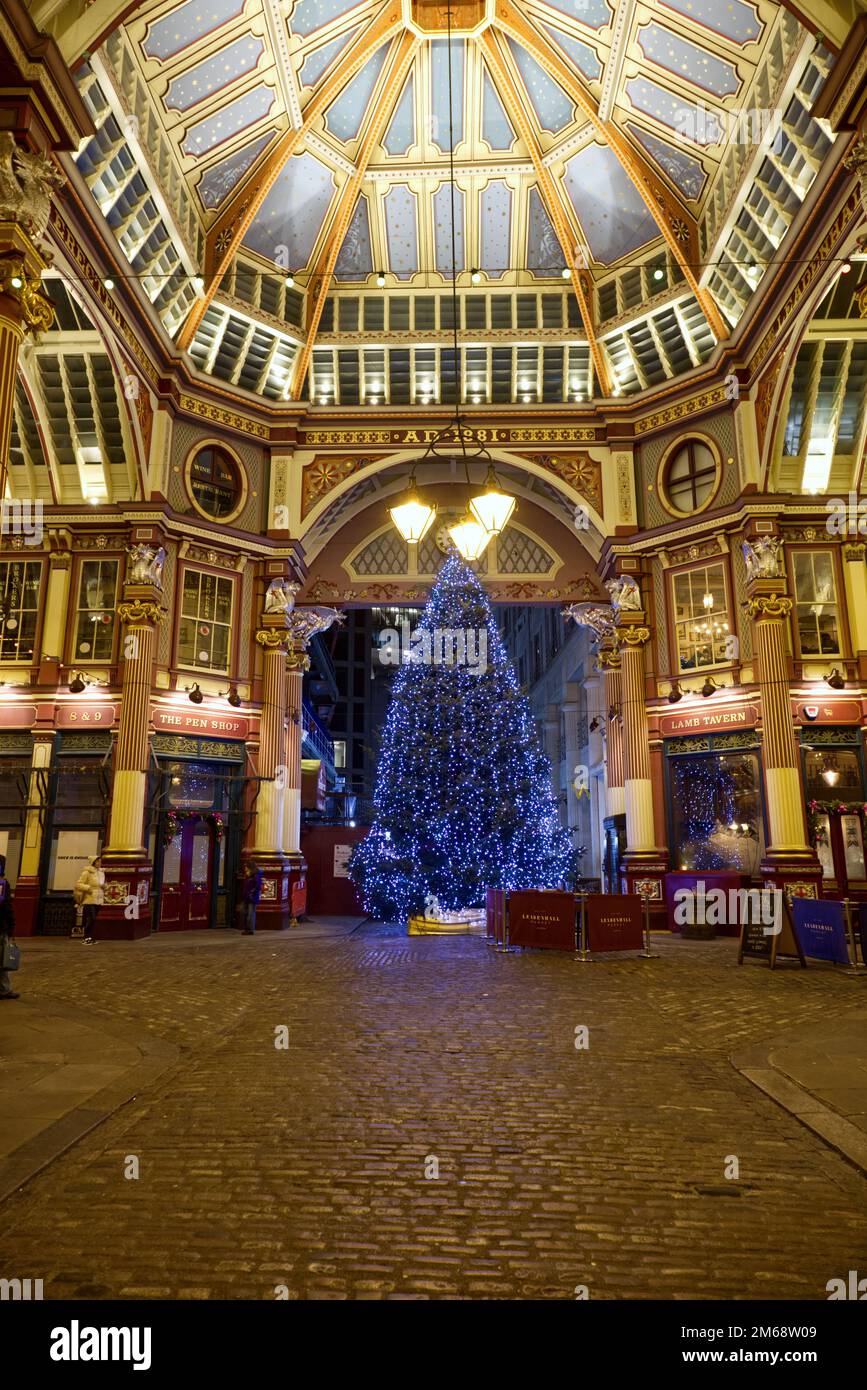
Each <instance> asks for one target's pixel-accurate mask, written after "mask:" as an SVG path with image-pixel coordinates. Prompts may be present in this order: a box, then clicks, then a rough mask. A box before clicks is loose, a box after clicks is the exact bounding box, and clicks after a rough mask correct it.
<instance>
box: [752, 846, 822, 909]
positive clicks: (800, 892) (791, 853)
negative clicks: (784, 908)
mask: <svg viewBox="0 0 867 1390" xmlns="http://www.w3.org/2000/svg"><path fill="white" fill-rule="evenodd" d="M759 872H760V873H761V876H762V880H763V882H764V884H765V886H766V887H769V888H780V889H782V891H783V892H784V893H785V894H786V897H787V898H788V899H789V901H790V902H791V900H792V898H821V896H822V866H821V864H820V863H819V859H818V856H817V854H816V851H815V850H812V849H804V850H774V849H770V850H768V852H767V853H766V854H765V857H764V859H763V860H762V862H761V864H760V865H759Z"/></svg>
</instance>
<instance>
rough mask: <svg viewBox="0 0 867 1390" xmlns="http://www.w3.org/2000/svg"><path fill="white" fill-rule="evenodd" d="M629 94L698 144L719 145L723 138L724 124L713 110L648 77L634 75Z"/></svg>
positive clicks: (647, 112) (648, 113)
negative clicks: (695, 104)
mask: <svg viewBox="0 0 867 1390" xmlns="http://www.w3.org/2000/svg"><path fill="white" fill-rule="evenodd" d="M626 94H627V96H628V97H629V100H630V101H631V102H632V105H633V106H634V107H635V109H636V110H637V111H643V112H644V114H645V115H646V116H655V117H656V119H657V120H658V121H660V122H661V123H662V125H667V126H668V127H669V129H670V130H674V131H677V133H678V135H682V136H684V137H685V138H686V139H688V140H693V141H695V143H696V144H697V145H715V144H717V143H718V141H720V140H721V139H722V136H723V131H722V126H721V125H720V122H719V120H718V118H717V117H716V116H715V115H714V113H713V111H710V110H708V108H707V107H706V106H704V105H701V106H694V105H693V103H692V102H689V101H684V100H683V98H682V97H678V96H675V94H674V92H670V91H669V90H668V88H667V87H660V85H659V83H657V82H651V81H650V79H649V78H647V77H633V78H632V80H631V81H629V82H627V83H626Z"/></svg>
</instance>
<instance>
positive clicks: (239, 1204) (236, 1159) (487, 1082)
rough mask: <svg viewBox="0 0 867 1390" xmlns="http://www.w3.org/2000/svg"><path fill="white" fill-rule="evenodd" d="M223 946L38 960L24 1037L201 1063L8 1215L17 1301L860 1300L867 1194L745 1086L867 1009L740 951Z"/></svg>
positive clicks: (677, 946) (30, 976)
mask: <svg viewBox="0 0 867 1390" xmlns="http://www.w3.org/2000/svg"><path fill="white" fill-rule="evenodd" d="M202 938H203V939H202V940H199V941H191V940H190V938H189V937H184V938H183V939H181V938H180V937H176V938H174V939H173V940H170V939H169V938H166V939H161V938H152V939H151V940H149V941H146V942H139V943H102V944H99V945H97V946H94V947H83V946H82V945H81V944H80V943H74V942H41V941H35V942H27V943H22V944H23V946H24V947H25V950H24V955H25V961H24V966H25V968H24V969H23V970H22V972H21V976H20V981H19V983H20V987H21V989H22V994H23V998H22V999H21V1000H20V1001H18V1002H17V1003H16V1004H14V1005H13V1004H8V1005H3V1006H2V1007H3V1008H4V1009H9V1010H12V1009H13V1007H14V1008H15V1010H16V1011H18V1010H20V1014H18V1013H16V1017H20V1019H21V1027H22V1028H23V1027H25V1026H26V1023H27V1014H28V1011H29V1010H34V1011H37V1010H40V1011H41V1010H45V1011H49V1010H50V1011H54V1013H55V1014H58V1013H59V1012H60V1011H61V1010H65V1009H69V1010H74V1009H76V1008H77V1007H79V1006H80V1007H81V1008H82V1009H85V1010H86V1015H87V1017H86V1026H87V1027H88V1028H91V1029H97V1028H99V1027H103V1028H104V1029H105V1030H106V1032H107V1033H108V1032H111V1031H113V1030H118V1035H119V1036H120V1035H121V1034H122V1035H123V1037H124V1038H126V1039H127V1040H129V1038H131V1037H133V1036H135V1037H137V1038H139V1040H140V1041H141V1040H142V1039H144V1038H146V1039H148V1040H149V1041H150V1043H152V1044H153V1045H159V1047H161V1048H162V1047H168V1048H173V1049H176V1054H175V1057H174V1060H170V1059H168V1058H167V1057H163V1059H162V1060H163V1062H164V1063H165V1065H164V1066H163V1069H162V1071H161V1074H159V1075H158V1076H155V1077H154V1078H153V1079H152V1080H151V1081H150V1082H148V1083H147V1084H145V1085H144V1086H142V1087H141V1088H139V1089H137V1090H136V1093H135V1095H134V1096H133V1097H132V1098H131V1099H130V1100H129V1101H128V1102H127V1103H125V1104H122V1105H120V1107H119V1108H117V1109H116V1110H115V1111H114V1113H113V1114H110V1115H108V1116H107V1117H106V1118H105V1119H104V1120H103V1121H102V1123H99V1124H97V1125H96V1126H95V1127H93V1128H91V1129H89V1131H88V1132H87V1133H85V1134H84V1135H83V1137H81V1138H80V1139H79V1141H78V1142H77V1143H75V1144H74V1145H73V1146H72V1147H71V1148H68V1149H67V1150H66V1152H64V1153H63V1154H62V1155H61V1156H59V1157H58V1158H57V1159H56V1160H55V1161H54V1162H52V1163H50V1165H49V1166H48V1167H47V1168H45V1169H43V1171H42V1172H40V1173H39V1174H38V1175H37V1176H35V1177H34V1178H33V1179H32V1181H30V1182H28V1183H27V1184H26V1185H25V1186H24V1187H23V1188H21V1189H20V1190H19V1191H18V1192H16V1193H15V1194H14V1195H13V1196H11V1197H10V1198H8V1199H7V1200H6V1201H5V1202H4V1203H3V1204H2V1208H0V1277H15V1276H18V1277H31V1278H43V1279H44V1281H45V1296H46V1298H62V1297H80V1298H108V1297H121V1298H129V1297H154V1298H163V1297H168V1298H175V1297H187V1298H208V1297H213V1298H218V1297H230V1298H235V1297H238V1298H258V1299H261V1298H264V1299H270V1298H274V1297H276V1296H278V1294H279V1293H283V1292H286V1293H288V1296H290V1297H292V1298H366V1299H371V1298H372V1299H379V1298H406V1297H410V1298H441V1297H446V1298H448V1297H471V1298H480V1297H481V1298H484V1297H499V1298H519V1299H520V1298H544V1299H548V1298H551V1299H558V1298H563V1299H571V1298H574V1297H575V1290H576V1288H577V1287H578V1286H580V1285H586V1286H587V1289H588V1291H589V1294H590V1297H592V1298H629V1297H638V1298H648V1297H649V1298H681V1299H683V1298H696V1297H697V1298H704V1297H714V1296H717V1297H722V1298H745V1297H763V1298H772V1299H775V1298H776V1299H789V1298H824V1297H826V1290H825V1285H826V1284H827V1281H828V1280H829V1279H831V1278H835V1277H838V1276H845V1275H846V1272H847V1271H848V1270H849V1269H861V1270H864V1269H865V1268H867V1179H865V1177H864V1175H863V1174H862V1173H861V1172H859V1171H858V1170H857V1169H856V1168H855V1167H853V1166H852V1164H850V1163H849V1162H847V1161H846V1159H845V1158H844V1157H842V1156H841V1155H840V1154H839V1153H837V1152H835V1151H834V1149H832V1148H829V1147H828V1146H827V1145H826V1144H825V1143H823V1141H822V1140H821V1139H820V1138H819V1137H818V1136H817V1135H816V1134H814V1133H813V1132H811V1130H810V1129H808V1128H805V1127H804V1126H803V1125H802V1124H800V1123H799V1122H798V1120H797V1119H795V1118H794V1117H793V1116H792V1115H790V1114H788V1113H787V1112H786V1111H785V1110H784V1109H781V1108H780V1106H779V1105H778V1104H776V1103H775V1102H774V1100H773V1099H771V1098H770V1097H769V1096H768V1095H766V1094H765V1093H764V1092H763V1091H762V1090H761V1089H759V1088H757V1087H756V1086H755V1085H753V1084H751V1082H750V1081H749V1080H748V1079H747V1078H746V1077H745V1076H743V1075H741V1073H740V1072H739V1071H738V1070H737V1069H736V1067H735V1066H733V1065H732V1061H731V1058H732V1055H733V1054H735V1055H738V1054H743V1053H746V1052H748V1051H750V1050H751V1049H760V1050H761V1055H762V1056H764V1057H767V1055H768V1049H769V1040H772V1039H774V1038H776V1037H778V1036H780V1035H785V1034H791V1035H793V1036H795V1037H796V1038H799V1039H800V1040H801V1041H806V1040H808V1039H809V1033H808V1031H807V1030H809V1029H811V1028H817V1027H820V1026H821V1027H823V1028H826V1027H827V1024H828V1021H829V1019H832V1020H834V1024H835V1026H836V1027H839V1028H840V1029H844V1030H847V1032H846V1035H847V1036H850V1034H849V1032H848V1030H849V1028H850V1025H854V1024H856V1023H857V1021H858V1020H859V1018H863V1010H864V1001H865V997H867V996H865V982H864V981H861V980H854V981H853V980H851V979H844V978H842V977H840V976H839V975H838V976H837V977H835V976H834V973H833V972H832V971H831V970H830V969H827V968H822V967H818V968H812V967H811V968H810V969H808V970H807V971H801V970H797V969H794V968H791V969H790V968H787V967H786V966H781V967H780V968H778V969H777V970H776V971H775V972H773V973H771V972H770V971H769V970H767V969H766V968H763V967H762V966H761V965H758V964H755V963H747V964H745V965H744V966H743V967H740V968H739V967H738V966H737V964H736V962H735V954H736V943H735V942H734V941H731V940H719V941H712V942H688V941H681V940H678V939H676V938H668V937H665V936H662V937H658V938H657V939H656V942H655V947H654V949H655V950H657V951H658V952H659V957H660V958H659V959H657V960H640V959H621V960H608V961H605V962H597V963H594V964H593V965H589V966H582V965H579V964H576V963H575V962H573V960H572V959H571V958H570V957H561V956H549V955H544V954H542V953H527V954H524V955H501V954H497V953H496V952H494V951H492V950H491V948H490V947H488V946H487V945H486V944H485V943H484V942H483V941H479V940H478V939H470V938H455V939H450V940H449V939H440V938H433V937H421V938H414V939H412V940H409V939H407V938H406V937H404V936H403V934H402V933H399V932H398V931H397V930H395V929H391V928H370V927H365V928H363V929H361V930H358V931H355V932H352V933H351V934H346V932H345V929H344V931H343V934H341V933H340V929H339V928H337V927H336V925H335V929H334V930H333V931H332V930H329V931H328V932H327V933H325V934H322V933H319V932H316V931H313V932H310V933H308V934H306V935H305V936H304V937H301V936H298V935H296V934H294V933H288V934H286V935H285V936H281V937H274V936H269V935H264V934H263V935H260V936H257V937H254V938H243V937H237V936H236V935H235V934H234V933H208V934H204V933H203V934H202ZM7 1026H8V1024H4V1027H7ZM580 1027H586V1028H587V1029H588V1030H589V1035H588V1037H589V1046H588V1047H587V1048H586V1049H580V1050H579V1049H578V1048H576V1046H575V1042H576V1032H575V1030H576V1028H580ZM125 1030H129V1032H128V1033H127V1032H125ZM579 1041H580V1036H579ZM64 1055H67V1054H66V1053H64ZM781 1056H782V1053H781ZM127 1060H129V1058H127ZM774 1061H777V1054H776V1053H775V1054H774ZM852 1113H853V1114H854V1113H855V1112H854V1111H853V1112H852ZM0 1125H2V1119H0ZM132 1157H135V1158H136V1159H137V1160H138V1169H139V1176H138V1178H137V1179H134V1180H128V1179H126V1178H125V1177H124V1170H125V1168H126V1169H127V1170H129V1169H130V1167H131V1165H130V1159H131V1158H132ZM734 1159H736V1160H737V1164H738V1166H739V1177H738V1179H737V1180H729V1179H728V1178H727V1176H726V1173H727V1172H731V1171H732V1167H733V1160H734Z"/></svg>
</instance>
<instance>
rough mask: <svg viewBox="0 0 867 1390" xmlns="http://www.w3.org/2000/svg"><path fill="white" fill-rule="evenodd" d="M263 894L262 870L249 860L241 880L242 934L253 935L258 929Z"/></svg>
mask: <svg viewBox="0 0 867 1390" xmlns="http://www.w3.org/2000/svg"><path fill="white" fill-rule="evenodd" d="M261 896H262V870H261V869H260V868H259V866H258V864H256V863H254V862H253V860H252V859H248V860H247V864H246V867H245V869H244V877H243V879H242V880H241V920H242V922H243V927H242V929H241V934H242V936H253V935H254V934H255V931H256V908H257V906H258V903H259V899H260V898H261Z"/></svg>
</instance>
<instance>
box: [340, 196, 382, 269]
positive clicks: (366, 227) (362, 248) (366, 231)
mask: <svg viewBox="0 0 867 1390" xmlns="http://www.w3.org/2000/svg"><path fill="white" fill-rule="evenodd" d="M334 274H335V276H336V278H337V279H338V280H366V279H367V277H368V275H372V274H373V256H372V254H371V250H370V210H369V208H368V205H367V199H366V198H364V197H362V198H359V200H358V206H357V207H356V209H355V213H354V216H353V218H352V221H351V222H350V224H349V231H348V232H347V233H346V238H345V240H344V242H343V245H342V246H341V248H340V254H339V256H338V257H337V261H336V264H335V267H334Z"/></svg>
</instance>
